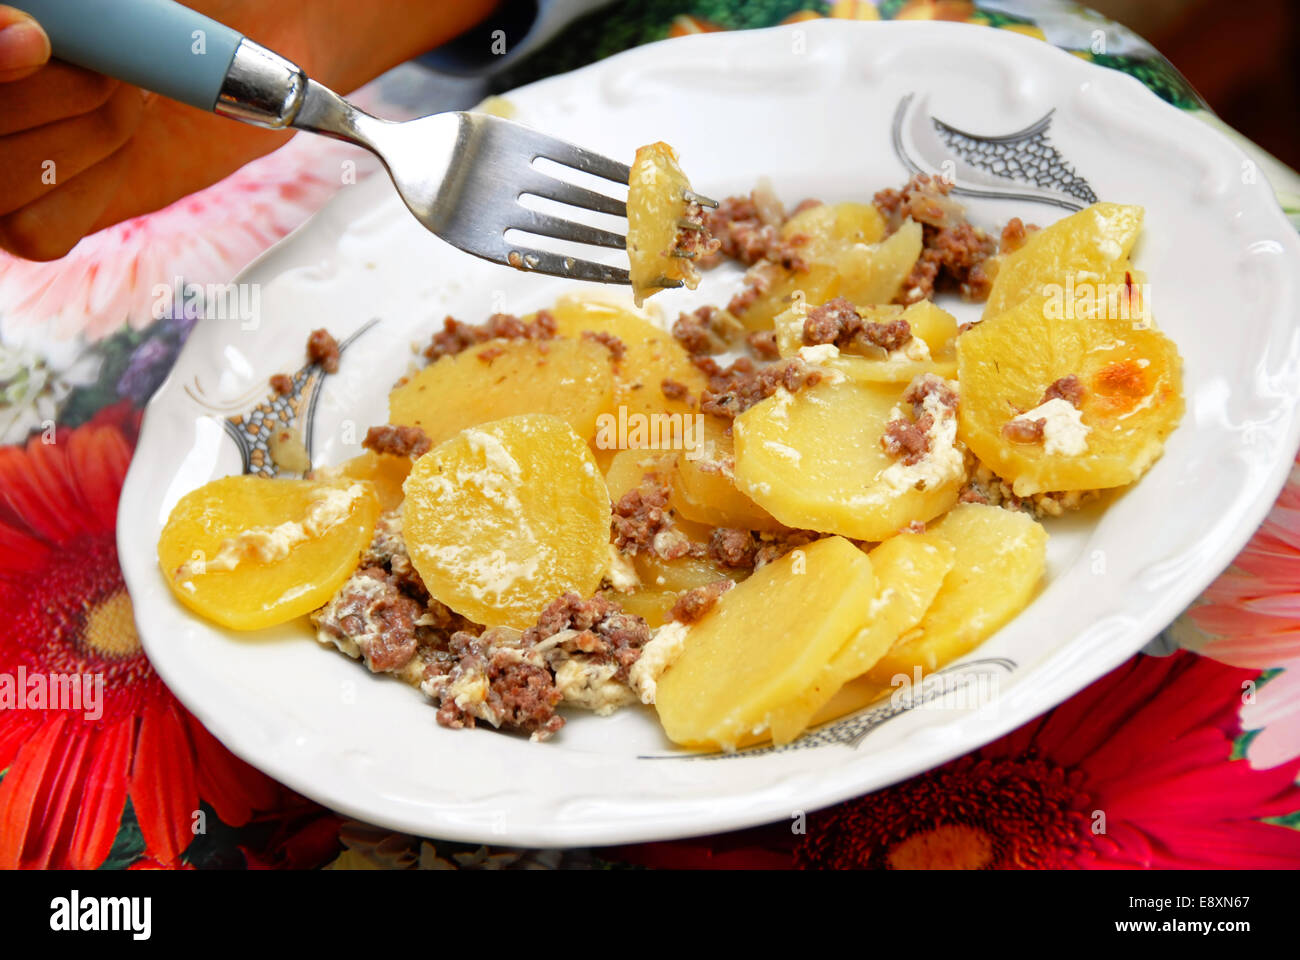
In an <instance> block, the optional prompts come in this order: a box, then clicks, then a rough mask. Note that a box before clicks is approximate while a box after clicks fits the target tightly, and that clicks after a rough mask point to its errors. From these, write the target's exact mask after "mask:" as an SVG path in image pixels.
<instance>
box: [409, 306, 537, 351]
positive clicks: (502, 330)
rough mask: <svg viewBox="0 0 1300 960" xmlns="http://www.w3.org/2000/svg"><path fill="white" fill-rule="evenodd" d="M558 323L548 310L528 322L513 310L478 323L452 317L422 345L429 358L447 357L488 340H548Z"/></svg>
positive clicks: (495, 314) (493, 315)
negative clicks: (426, 343)
mask: <svg viewBox="0 0 1300 960" xmlns="http://www.w3.org/2000/svg"><path fill="white" fill-rule="evenodd" d="M557 329H558V325H557V324H556V322H555V317H554V316H552V314H551V312H550V311H549V310H539V311H537V316H536V317H535V318H534V319H532V320H529V321H527V322H525V321H523V320H521V319H519V318H518V317H516V316H515V315H514V314H512V313H494V314H492V316H490V317H488V318H487V320H486V321H484V322H483V323H480V324H473V323H462V322H461V321H459V320H457V319H456V318H455V317H447V318H446V319H445V320H443V321H442V329H441V330H439V331H438V332H437V333H435V334H434V335H433V340H432V342H430V344H429V345H428V346H427V347H425V348H424V355H425V357H427V358H428V359H429V360H437V359H438V358H439V357H447V356H451V355H453V354H457V353H460V352H462V351H463V350H467V349H469V348H470V347H472V346H475V345H477V344H480V343H487V342H488V341H489V340H550V339H552V338H554V336H555V333H556V330H557Z"/></svg>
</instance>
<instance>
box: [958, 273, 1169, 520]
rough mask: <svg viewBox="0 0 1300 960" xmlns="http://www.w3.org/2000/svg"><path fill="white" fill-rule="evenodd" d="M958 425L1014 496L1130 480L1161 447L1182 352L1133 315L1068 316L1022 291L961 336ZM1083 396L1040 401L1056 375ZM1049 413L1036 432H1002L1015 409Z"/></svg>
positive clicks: (1031, 413)
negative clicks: (1071, 381)
mask: <svg viewBox="0 0 1300 960" xmlns="http://www.w3.org/2000/svg"><path fill="white" fill-rule="evenodd" d="M957 354H958V378H959V379H960V381H961V385H962V403H961V415H960V430H959V435H960V437H961V439H962V440H963V441H965V443H966V444H967V445H968V446H969V447H970V448H971V450H972V451H974V453H975V454H976V456H978V457H979V458H980V459H981V460H983V461H984V463H985V464H987V465H988V467H989V468H990V469H991V470H993V472H994V473H996V474H998V475H999V476H1001V477H1003V478H1005V479H1006V480H1008V481H1009V482H1010V483H1011V485H1012V489H1013V490H1014V491H1015V493H1016V495H1017V496H1021V497H1027V496H1031V495H1032V494H1035V493H1041V492H1044V491H1058V490H1095V489H1103V488H1108V487H1119V486H1123V485H1125V484H1128V483H1132V482H1133V481H1134V480H1136V479H1137V478H1138V477H1140V476H1141V475H1142V474H1143V473H1145V472H1146V470H1147V469H1148V468H1149V467H1150V466H1151V464H1153V463H1154V462H1155V461H1156V460H1157V459H1158V458H1159V457H1160V454H1161V452H1162V451H1163V450H1164V443H1165V438H1166V437H1168V436H1169V434H1171V433H1172V432H1173V431H1174V428H1176V427H1177V426H1178V422H1179V420H1180V419H1181V418H1182V415H1183V395H1182V361H1181V359H1180V358H1179V356H1178V349H1177V347H1176V346H1175V345H1174V343H1173V341H1171V340H1170V339H1169V338H1168V337H1166V336H1165V335H1164V334H1162V333H1161V332H1160V331H1159V330H1156V329H1154V328H1151V327H1143V326H1142V325H1140V324H1139V325H1135V324H1134V323H1133V322H1132V321H1131V320H1119V319H1107V318H1105V317H1101V316H1096V317H1092V318H1087V319H1085V318H1078V317H1065V316H1059V315H1057V312H1056V311H1055V310H1053V309H1048V305H1047V302H1046V301H1043V300H1041V299H1039V298H1031V299H1028V300H1023V301H1021V302H1020V304H1018V305H1017V306H1015V307H1013V308H1011V309H1010V310H1008V311H1006V312H1005V313H1002V314H999V315H998V316H996V317H994V318H992V319H991V320H985V321H984V322H983V323H980V324H978V325H976V326H975V327H972V328H971V329H970V330H968V331H967V332H966V333H964V334H962V336H961V337H960V338H959V339H958V343H957ZM1071 376H1073V377H1076V378H1078V381H1079V383H1080V384H1081V385H1082V387H1083V399H1082V401H1081V402H1080V405H1079V407H1078V408H1077V409H1076V408H1075V407H1073V406H1072V405H1071V404H1069V403H1068V402H1067V401H1065V400H1055V401H1053V402H1052V404H1051V405H1050V406H1048V407H1041V406H1040V405H1041V404H1042V403H1043V397H1044V393H1045V392H1046V391H1047V388H1048V387H1049V386H1051V385H1052V384H1053V383H1055V382H1056V381H1057V380H1059V379H1062V378H1066V377H1071ZM1038 413H1042V415H1043V416H1042V419H1044V420H1045V421H1046V423H1045V426H1044V434H1043V439H1042V440H1041V441H1038V442H1014V441H1013V440H1012V439H1010V438H1008V437H1007V436H1006V435H1005V434H1004V433H1003V428H1004V427H1005V426H1006V425H1007V423H1008V421H1010V420H1012V419H1013V418H1015V417H1016V416H1018V415H1019V414H1025V415H1026V416H1027V418H1028V419H1030V420H1037V419H1040V417H1039V416H1038Z"/></svg>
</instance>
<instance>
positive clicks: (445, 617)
mask: <svg viewBox="0 0 1300 960" xmlns="http://www.w3.org/2000/svg"><path fill="white" fill-rule="evenodd" d="M360 566H361V567H362V568H366V567H381V568H383V569H384V570H386V571H387V572H388V573H390V574H392V576H393V582H394V583H395V584H396V585H397V586H398V587H400V588H401V589H402V590H403V591H404V592H406V593H407V594H409V595H410V596H412V597H414V598H415V599H417V600H419V601H421V602H423V603H426V604H427V605H428V606H429V607H430V608H431V609H430V610H429V611H426V612H427V613H432V614H433V615H434V621H435V625H436V626H438V627H440V628H446V627H448V626H451V625H453V619H452V618H453V616H454V615H453V614H451V611H449V610H448V609H447V608H446V607H444V606H443V605H442V604H441V603H438V601H436V600H430V598H429V592H428V591H427V590H426V589H425V588H424V581H423V580H421V579H420V575H419V573H417V572H416V570H415V566H414V564H412V563H411V557H410V554H408V553H407V552H406V540H405V538H404V537H403V536H402V515H401V513H399V512H398V511H396V510H390V511H388V512H387V513H381V514H380V515H379V519H378V520H376V521H375V533H374V536H373V537H372V538H371V540H370V546H369V547H368V548H367V549H366V552H365V553H364V554H363V555H362V557H361V564H360ZM456 628H457V629H461V623H460V622H456Z"/></svg>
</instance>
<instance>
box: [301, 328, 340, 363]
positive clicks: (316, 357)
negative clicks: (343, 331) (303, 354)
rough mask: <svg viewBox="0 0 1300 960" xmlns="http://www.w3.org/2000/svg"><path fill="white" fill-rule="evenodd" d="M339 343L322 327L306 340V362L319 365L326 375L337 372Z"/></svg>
mask: <svg viewBox="0 0 1300 960" xmlns="http://www.w3.org/2000/svg"><path fill="white" fill-rule="evenodd" d="M339 355H340V353H339V342H338V341H337V340H335V339H334V337H333V336H331V334H330V332H329V331H328V330H326V329H324V328H323V327H322V328H321V329H320V330H313V331H312V332H311V335H310V336H309V337H308V338H307V360H308V362H310V363H318V364H320V368H321V369H322V370H324V371H325V372H326V373H338V372H339Z"/></svg>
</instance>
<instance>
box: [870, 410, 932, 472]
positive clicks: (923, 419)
mask: <svg viewBox="0 0 1300 960" xmlns="http://www.w3.org/2000/svg"><path fill="white" fill-rule="evenodd" d="M933 426H934V418H933V417H931V416H930V415H929V414H928V413H923V414H921V415H920V416H919V417H917V418H916V419H915V420H909V419H907V418H906V417H899V418H898V419H897V420H891V421H889V423H888V424H886V425H885V432H884V434H883V435H882V436H881V438H880V445H881V446H882V447H884V448H885V452H886V453H887V454H889V455H890V456H891V457H894V458H895V459H898V460H901V461H902V462H903V463H905V464H907V465H908V466H911V465H912V464H914V463H920V462H921V461H922V460H924V459H925V455H926V454H927V453H929V452H930V435H929V434H930V428H931V427H933Z"/></svg>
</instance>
